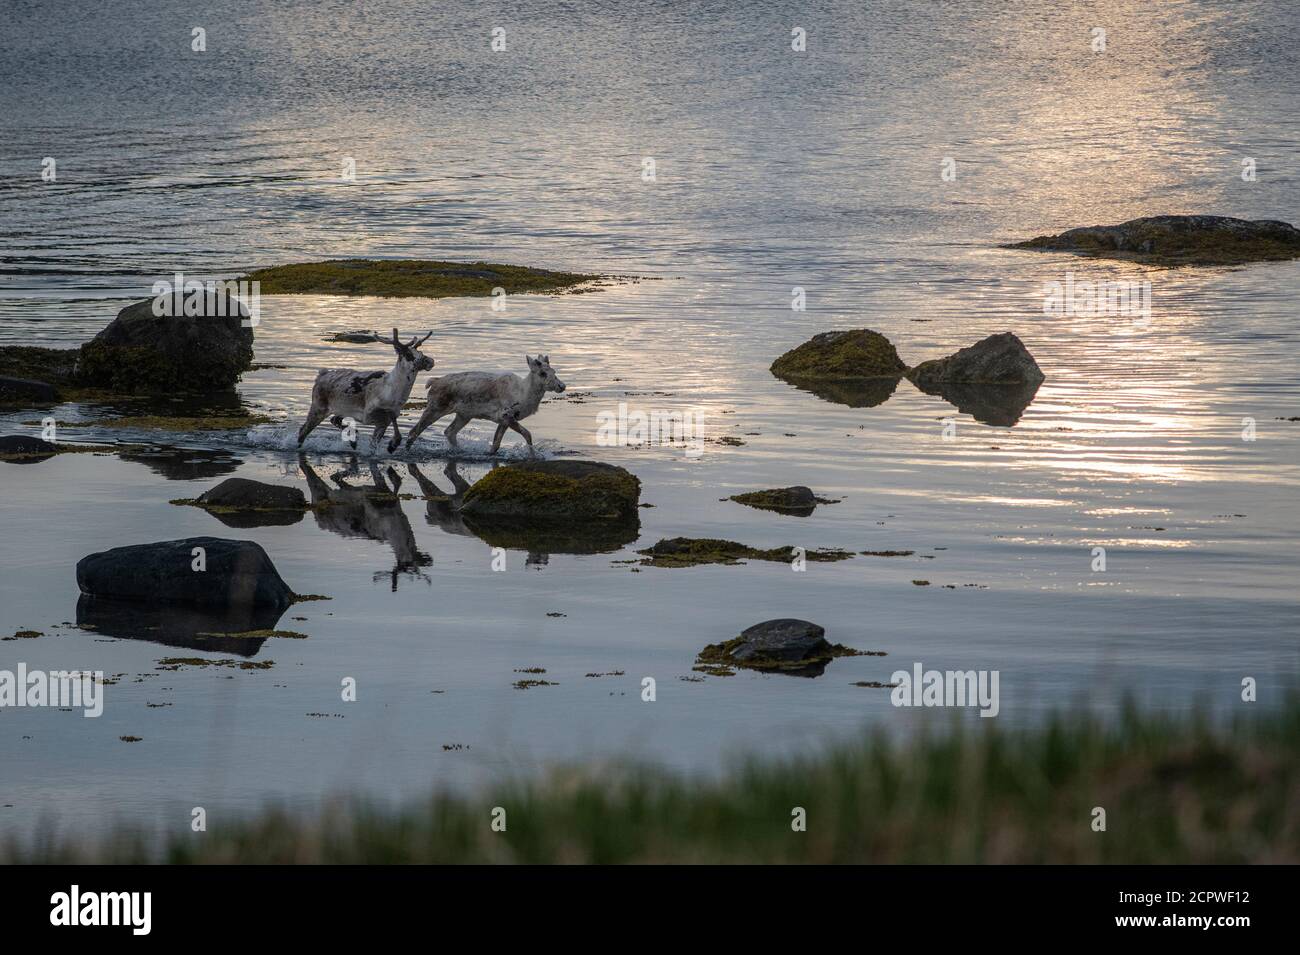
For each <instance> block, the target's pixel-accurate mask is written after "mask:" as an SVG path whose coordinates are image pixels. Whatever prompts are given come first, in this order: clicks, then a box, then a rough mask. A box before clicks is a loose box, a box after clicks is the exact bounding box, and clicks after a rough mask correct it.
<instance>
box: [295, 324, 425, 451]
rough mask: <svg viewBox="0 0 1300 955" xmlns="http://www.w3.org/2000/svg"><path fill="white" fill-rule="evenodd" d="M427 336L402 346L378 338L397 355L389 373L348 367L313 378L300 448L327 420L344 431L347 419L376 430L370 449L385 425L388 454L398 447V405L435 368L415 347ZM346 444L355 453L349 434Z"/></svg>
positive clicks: (395, 340)
mask: <svg viewBox="0 0 1300 955" xmlns="http://www.w3.org/2000/svg"><path fill="white" fill-rule="evenodd" d="M432 334H433V332H429V334H428V335H425V336H424V337H423V338H419V339H417V338H412V339H411V340H410V341H409V342H406V343H405V344H403V343H402V341H401V340H400V339H399V338H398V337H397V329H395V328H394V329H393V337H392V338H391V339H388V338H380V337H379V336H378V335H376V336H374V340H375V341H377V342H385V343H386V344H389V345H392V346H393V350H394V351H396V352H397V364H395V365H394V366H393V367H392V369H391V370H390V371H387V372H382V371H371V372H362V371H354V370H352V369H350V368H323V369H321V370H320V372H319V373H317V375H316V383H315V384H314V385H312V389H311V409H310V410H309V411H308V412H307V420H306V421H305V422H303V426H302V427H301V428H299V429H298V447H300V448H301V447H302V443H303V442H304V441H306V440H307V435H309V434H311V433H312V431H313V430H315V428H316V426H317V425H318V424H320V423H321V422H322V421H324V420H325V418H326V417H329V418H330V421H331V422H332V423H333V425H334V426H335V427H336V428H340V429H343V430H346V424H347V423H346V421H345V420H344V419H346V418H351V419H352V420H353V421H354V422H356V423H357V424H358V425H366V424H372V425H374V426H375V433H374V436H373V437H372V438H371V449H372V450H373V449H374V448H375V447H376V446H378V444H379V439H380V438H382V437H383V436H384V432H385V431H387V430H388V426H389V425H392V427H393V437H392V439H391V440H390V441H389V442H388V453H389V454H392V453H393V452H394V451H396V450H397V448H398V446H399V445H400V444H401V443H402V433H401V432H400V431H398V430H397V416H398V415H399V414H401V413H402V406H403V405H404V404H406V399H407V398H409V397H410V396H411V388H412V387H413V386H414V385H415V376H416V375H418V374H419V373H420V372H422V371H428V370H429V369H430V368H432V367H433V359H432V358H430V357H429V356H428V355H422V354H420V352H419V348H420V346H421V345H423V344H424V343H425V342H426V341H428V340H429V335H432ZM349 443H350V444H351V445H352V450H354V451H355V450H356V448H357V439H356V436H355V433H354V434H353V436H352V438H351V440H350V441H349Z"/></svg>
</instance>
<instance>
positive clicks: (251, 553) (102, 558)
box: [77, 537, 294, 610]
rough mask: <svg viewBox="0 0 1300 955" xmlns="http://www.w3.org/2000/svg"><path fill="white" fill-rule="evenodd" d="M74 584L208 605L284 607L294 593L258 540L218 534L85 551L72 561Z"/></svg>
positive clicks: (110, 593)
mask: <svg viewBox="0 0 1300 955" xmlns="http://www.w3.org/2000/svg"><path fill="white" fill-rule="evenodd" d="M196 547H201V548H203V550H204V552H205V562H206V569H205V570H201V571H200V570H194V569H193V562H194V560H195V558H194V554H193V550H194V548H196ZM77 586H78V587H79V588H80V589H81V592H82V593H83V594H87V595H90V596H95V597H112V598H115V599H118V600H140V601H148V602H149V603H151V604H191V605H199V606H209V607H234V606H242V605H251V606H255V607H261V606H265V607H273V608H279V609H281V610H283V609H284V608H286V607H288V606H289V605H290V604H291V603H292V602H293V596H294V595H293V591H291V590H290V589H289V587H288V585H287V584H285V582H284V580H283V579H282V578H281V577H280V574H279V572H278V571H277V570H276V569H275V565H274V564H273V563H271V558H270V557H268V556H267V554H266V551H264V550H262V548H261V546H260V545H258V544H255V543H253V542H252V541H237V540H225V539H222V538H219V537H190V538H186V539H184V540H173V541H159V542H157V543H153V544H133V545H131V546H128V547H114V548H113V549H112V550H106V551H102V552H100V553H97V554H90V555H89V556H87V557H83V558H81V560H79V561H78V562H77Z"/></svg>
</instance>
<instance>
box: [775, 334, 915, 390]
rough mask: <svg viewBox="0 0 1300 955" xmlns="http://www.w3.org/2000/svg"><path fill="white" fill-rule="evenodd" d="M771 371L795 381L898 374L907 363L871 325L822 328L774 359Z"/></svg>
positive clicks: (887, 376)
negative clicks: (843, 329)
mask: <svg viewBox="0 0 1300 955" xmlns="http://www.w3.org/2000/svg"><path fill="white" fill-rule="evenodd" d="M771 371H772V374H774V375H776V376H777V377H778V378H784V379H786V380H788V381H790V382H791V383H793V384H798V383H799V382H809V381H845V380H851V379H864V378H895V379H896V378H899V377H900V376H902V375H903V373H904V372H906V371H907V366H906V365H905V364H903V360H902V359H901V358H899V357H898V351H897V350H896V349H895V348H894V346H893V343H891V342H890V340H889V339H888V338H886V337H885V336H884V335H882V334H880V333H879V332H873V331H872V330H871V329H869V328H855V329H851V330H849V331H835V332H822V333H821V334H819V335H814V336H813V337H812V338H810V339H809V340H808V341H806V342H804V343H803V344H802V345H800V346H799V347H798V348H793V349H791V350H790V351H788V352H786V353H785V354H784V355H782V356H781V357H780V358H778V359H777V360H776V361H774V362H772V367H771Z"/></svg>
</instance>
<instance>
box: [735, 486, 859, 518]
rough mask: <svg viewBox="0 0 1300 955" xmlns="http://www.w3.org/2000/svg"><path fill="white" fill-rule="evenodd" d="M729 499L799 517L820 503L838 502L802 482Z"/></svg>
mask: <svg viewBox="0 0 1300 955" xmlns="http://www.w3.org/2000/svg"><path fill="white" fill-rule="evenodd" d="M727 500H729V501H735V502H736V503H738V504H745V505H747V506H749V507H756V508H758V509H759V510H763V511H778V512H780V513H782V514H793V515H795V516H798V517H807V516H808V515H809V514H811V513H812V512H813V511H814V510H815V509H816V507H817V505H818V504H834V503H837V502H835V501H832V500H830V499H829V498H825V497H818V496H817V495H816V494H814V493H813V492H812V488H808V487H804V486H803V485H802V484H796V485H795V486H794V487H774V488H768V489H767V490H765V491H749V492H747V493H745V494H733V495H731V497H729V498H727Z"/></svg>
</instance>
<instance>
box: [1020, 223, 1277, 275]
mask: <svg viewBox="0 0 1300 955" xmlns="http://www.w3.org/2000/svg"><path fill="white" fill-rule="evenodd" d="M1003 248H1007V249H1037V250H1045V251H1055V252H1074V253H1077V254H1079V255H1085V256H1092V257H1096V258H1107V259H1125V260H1128V261H1132V262H1141V263H1147V264H1151V265H1170V266H1177V265H1244V264H1246V263H1248V262H1270V261H1281V260H1286V259H1295V258H1300V229H1297V228H1296V227H1295V226H1293V225H1291V224H1290V223H1287V222H1281V221H1278V220H1276V219H1253V220H1252V219H1234V218H1231V217H1229V216H1201V215H1195V216H1147V217H1144V218H1140V219H1130V220H1129V221H1127V222H1121V223H1120V224H1119V225H1105V226H1084V227H1081V228H1077V229H1069V230H1068V231H1066V232H1062V233H1060V234H1059V235H1040V236H1037V237H1035V238H1033V239H1029V240H1027V241H1024V242H1014V243H1012V244H1010V245H1006V246H1003Z"/></svg>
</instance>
